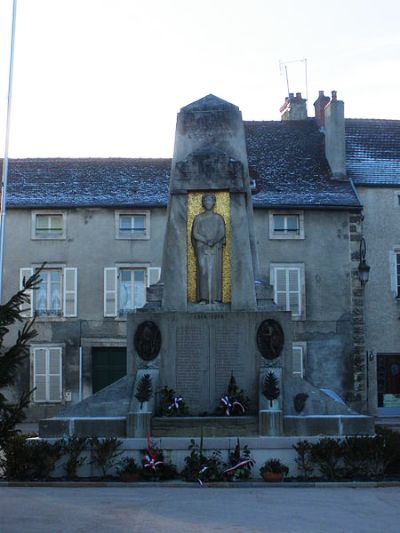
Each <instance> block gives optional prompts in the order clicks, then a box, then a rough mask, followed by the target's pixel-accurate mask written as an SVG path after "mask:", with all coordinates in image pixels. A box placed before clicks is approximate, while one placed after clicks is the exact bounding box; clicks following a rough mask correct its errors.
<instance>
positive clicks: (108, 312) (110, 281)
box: [104, 268, 117, 316]
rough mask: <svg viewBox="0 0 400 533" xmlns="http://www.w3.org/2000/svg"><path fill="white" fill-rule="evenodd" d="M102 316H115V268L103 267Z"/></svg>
mask: <svg viewBox="0 0 400 533" xmlns="http://www.w3.org/2000/svg"><path fill="white" fill-rule="evenodd" d="M104 316H117V269H116V268H105V269H104Z"/></svg>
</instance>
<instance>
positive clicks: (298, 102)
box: [279, 93, 307, 120]
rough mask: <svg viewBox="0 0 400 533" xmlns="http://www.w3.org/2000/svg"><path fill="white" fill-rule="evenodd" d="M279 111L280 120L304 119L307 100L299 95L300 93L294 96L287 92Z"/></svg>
mask: <svg viewBox="0 0 400 533" xmlns="http://www.w3.org/2000/svg"><path fill="white" fill-rule="evenodd" d="M279 111H280V112H281V120H306V118H307V100H306V99H305V98H302V97H301V93H296V96H294V94H293V93H289V96H288V97H286V98H285V103H284V104H283V106H282V107H281V108H280V109H279Z"/></svg>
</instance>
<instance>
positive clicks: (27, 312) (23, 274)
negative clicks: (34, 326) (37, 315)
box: [19, 268, 33, 317]
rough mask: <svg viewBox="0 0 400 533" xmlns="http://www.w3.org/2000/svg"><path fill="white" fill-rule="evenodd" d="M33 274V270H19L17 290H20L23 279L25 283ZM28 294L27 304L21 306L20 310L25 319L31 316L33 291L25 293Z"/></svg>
mask: <svg viewBox="0 0 400 533" xmlns="http://www.w3.org/2000/svg"><path fill="white" fill-rule="evenodd" d="M32 274H33V268H20V270H19V288H20V289H22V288H23V282H24V278H25V281H26V280H27V279H28V278H30V277H31V276H32ZM27 293H28V296H29V303H27V304H23V305H22V307H21V309H23V311H22V313H21V314H22V316H26V317H31V316H33V301H32V299H33V290H29V291H27Z"/></svg>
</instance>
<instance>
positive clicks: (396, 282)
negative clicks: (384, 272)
mask: <svg viewBox="0 0 400 533" xmlns="http://www.w3.org/2000/svg"><path fill="white" fill-rule="evenodd" d="M389 268H390V290H391V292H392V295H393V297H394V298H400V248H399V247H395V248H394V249H393V250H391V251H390V252H389Z"/></svg>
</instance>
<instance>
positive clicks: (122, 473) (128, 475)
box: [118, 457, 140, 481]
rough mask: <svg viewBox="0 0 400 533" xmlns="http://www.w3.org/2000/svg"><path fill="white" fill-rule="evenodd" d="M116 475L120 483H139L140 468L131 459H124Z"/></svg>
mask: <svg viewBox="0 0 400 533" xmlns="http://www.w3.org/2000/svg"><path fill="white" fill-rule="evenodd" d="M118 473H119V478H120V480H121V481H139V479H140V468H139V467H138V465H137V464H136V461H135V459H134V458H133V457H125V459H124V460H123V461H122V467H121V468H120V469H119V470H118Z"/></svg>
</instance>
